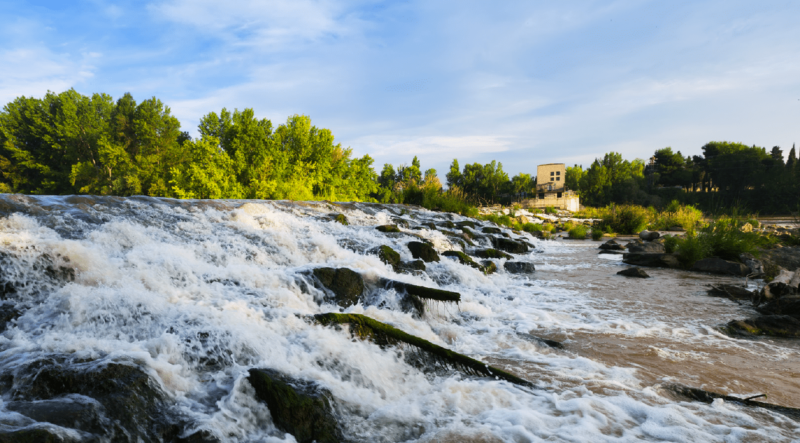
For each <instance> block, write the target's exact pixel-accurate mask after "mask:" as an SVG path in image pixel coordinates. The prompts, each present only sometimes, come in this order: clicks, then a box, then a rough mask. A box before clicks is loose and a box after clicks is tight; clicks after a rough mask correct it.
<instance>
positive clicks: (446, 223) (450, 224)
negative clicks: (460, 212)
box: [439, 220, 456, 229]
mask: <svg viewBox="0 0 800 443" xmlns="http://www.w3.org/2000/svg"><path fill="white" fill-rule="evenodd" d="M439 226H441V227H443V228H447V229H455V228H456V225H455V223H453V222H451V221H449V220H445V221H443V222H439Z"/></svg>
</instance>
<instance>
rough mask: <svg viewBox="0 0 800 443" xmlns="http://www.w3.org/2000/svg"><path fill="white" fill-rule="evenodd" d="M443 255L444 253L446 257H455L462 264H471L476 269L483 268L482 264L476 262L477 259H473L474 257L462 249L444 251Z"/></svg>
mask: <svg viewBox="0 0 800 443" xmlns="http://www.w3.org/2000/svg"><path fill="white" fill-rule="evenodd" d="M442 255H444V256H445V257H452V258H455V259H457V260H458V262H459V263H461V264H462V265H467V266H471V267H473V268H475V269H482V267H481V265H479V264H478V263H475V260H473V259H472V257H470V256H469V255H467V254H465V253H463V252H461V251H444V252H443V253H442Z"/></svg>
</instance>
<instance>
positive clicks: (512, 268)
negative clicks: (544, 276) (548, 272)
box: [503, 261, 536, 274]
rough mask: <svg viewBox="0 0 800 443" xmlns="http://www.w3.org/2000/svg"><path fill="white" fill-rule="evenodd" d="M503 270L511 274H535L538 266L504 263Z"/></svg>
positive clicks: (520, 262) (518, 262) (513, 262)
mask: <svg viewBox="0 0 800 443" xmlns="http://www.w3.org/2000/svg"><path fill="white" fill-rule="evenodd" d="M503 269H505V270H506V272H508V273H509V274H533V271H535V270H536V266H535V265H534V264H533V263H528V262H523V261H507V262H505V263H503Z"/></svg>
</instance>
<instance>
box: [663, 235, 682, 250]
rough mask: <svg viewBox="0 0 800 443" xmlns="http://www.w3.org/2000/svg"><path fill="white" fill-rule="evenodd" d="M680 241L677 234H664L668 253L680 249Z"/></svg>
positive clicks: (665, 247)
mask: <svg viewBox="0 0 800 443" xmlns="http://www.w3.org/2000/svg"><path fill="white" fill-rule="evenodd" d="M678 243H680V239H679V238H678V237H677V236H675V235H665V236H664V249H666V251H667V253H670V254H672V253H673V252H675V251H676V250H677V249H678Z"/></svg>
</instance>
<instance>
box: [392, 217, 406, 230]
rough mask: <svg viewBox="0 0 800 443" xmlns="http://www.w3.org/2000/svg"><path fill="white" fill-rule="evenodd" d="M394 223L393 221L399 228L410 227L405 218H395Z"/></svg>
mask: <svg viewBox="0 0 800 443" xmlns="http://www.w3.org/2000/svg"><path fill="white" fill-rule="evenodd" d="M392 221H393V222H394V224H395V225H397V226H402V227H404V228H407V227H409V223H408V220H406V219H403V218H397V217H395V218H393V219H392Z"/></svg>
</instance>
